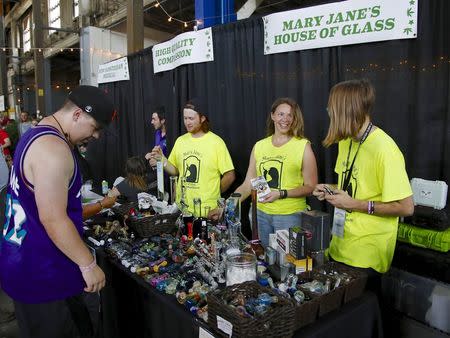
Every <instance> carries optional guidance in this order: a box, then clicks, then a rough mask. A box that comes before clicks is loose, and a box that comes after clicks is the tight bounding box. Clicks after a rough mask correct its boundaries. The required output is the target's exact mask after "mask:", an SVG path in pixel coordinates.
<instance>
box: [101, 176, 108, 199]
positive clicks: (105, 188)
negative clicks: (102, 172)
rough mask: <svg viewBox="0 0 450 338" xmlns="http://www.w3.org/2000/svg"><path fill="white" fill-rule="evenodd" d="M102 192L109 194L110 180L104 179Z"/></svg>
mask: <svg viewBox="0 0 450 338" xmlns="http://www.w3.org/2000/svg"><path fill="white" fill-rule="evenodd" d="M102 194H103V195H106V194H108V182H107V181H105V180H103V181H102Z"/></svg>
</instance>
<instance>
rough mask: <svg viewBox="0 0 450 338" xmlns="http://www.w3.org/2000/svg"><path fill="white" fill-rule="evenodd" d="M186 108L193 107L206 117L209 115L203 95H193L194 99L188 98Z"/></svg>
mask: <svg viewBox="0 0 450 338" xmlns="http://www.w3.org/2000/svg"><path fill="white" fill-rule="evenodd" d="M184 108H189V109H192V110H194V111H196V112H197V113H200V114H202V115H203V116H205V117H206V118H207V117H208V114H207V107H206V104H205V101H204V100H203V99H202V98H201V97H193V98H192V99H190V100H188V101H187V102H186V104H185V105H184Z"/></svg>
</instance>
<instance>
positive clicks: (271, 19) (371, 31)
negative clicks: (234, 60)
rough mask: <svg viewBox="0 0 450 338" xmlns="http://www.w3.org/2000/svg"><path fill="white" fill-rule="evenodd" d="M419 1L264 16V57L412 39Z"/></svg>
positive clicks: (358, 1)
mask: <svg viewBox="0 0 450 338" xmlns="http://www.w3.org/2000/svg"><path fill="white" fill-rule="evenodd" d="M417 10H418V0H395V1H393V0H347V1H342V2H336V3H331V4H326V5H321V6H314V7H308V8H304V9H298V10H293V11H287V12H280V13H275V14H271V15H267V16H265V17H263V23H264V54H275V53H283V52H289V51H294V50H303V49H312V48H323V47H331V46H341V45H350V44H356V43H365V42H374V41H384V40H396V39H413V38H416V37H417Z"/></svg>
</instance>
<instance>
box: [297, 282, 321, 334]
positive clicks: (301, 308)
mask: <svg viewBox="0 0 450 338" xmlns="http://www.w3.org/2000/svg"><path fill="white" fill-rule="evenodd" d="M303 292H304V293H305V294H307V295H308V296H310V298H311V300H309V301H306V302H304V303H303V304H300V305H296V306H295V323H294V325H295V327H294V330H298V329H300V328H302V327H304V326H306V325H308V324H311V323H314V322H315V320H316V318H317V313H318V311H319V305H320V303H319V301H318V299H317V296H316V297H314V296H313V295H312V294H311V293H310V292H307V291H303Z"/></svg>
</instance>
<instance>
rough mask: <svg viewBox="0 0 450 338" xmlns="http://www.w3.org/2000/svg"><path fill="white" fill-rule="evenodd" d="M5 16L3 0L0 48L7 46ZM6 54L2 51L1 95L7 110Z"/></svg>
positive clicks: (0, 58) (0, 65)
mask: <svg viewBox="0 0 450 338" xmlns="http://www.w3.org/2000/svg"><path fill="white" fill-rule="evenodd" d="M3 14H4V13H3V0H0V47H3V46H5V45H6V39H5V27H4V17H3ZM5 54H6V52H3V51H0V95H3V96H4V100H5V108H6V106H7V101H8V85H7V82H6V73H7V72H8V69H7V68H6V55H5Z"/></svg>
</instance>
